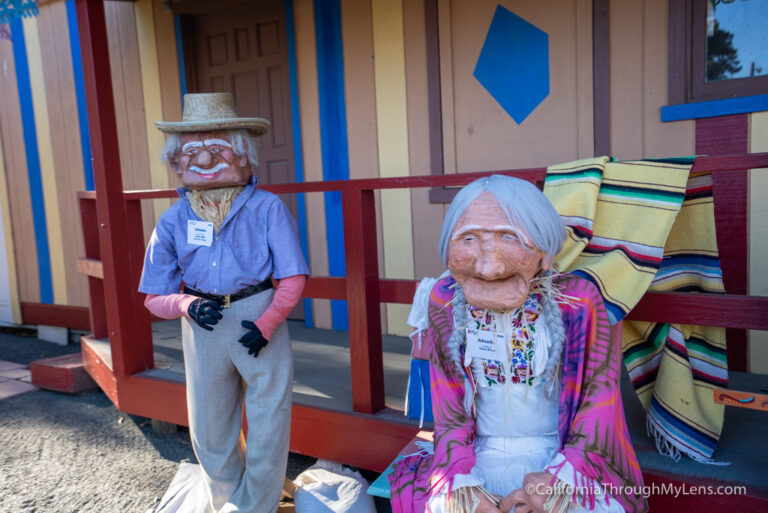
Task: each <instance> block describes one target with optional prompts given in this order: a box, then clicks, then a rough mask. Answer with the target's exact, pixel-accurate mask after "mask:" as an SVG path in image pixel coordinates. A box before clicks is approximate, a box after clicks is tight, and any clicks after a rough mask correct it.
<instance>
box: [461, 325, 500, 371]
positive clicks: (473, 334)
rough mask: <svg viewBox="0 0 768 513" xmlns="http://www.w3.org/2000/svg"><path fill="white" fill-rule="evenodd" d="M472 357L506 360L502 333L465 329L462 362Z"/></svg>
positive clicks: (466, 361)
mask: <svg viewBox="0 0 768 513" xmlns="http://www.w3.org/2000/svg"><path fill="white" fill-rule="evenodd" d="M472 358H481V359H483V360H496V361H499V362H506V361H507V346H506V344H505V343H504V334H503V333H496V332H494V331H485V330H475V329H467V348H466V350H465V352H464V364H465V365H466V364H468V363H469V360H470V359H472Z"/></svg>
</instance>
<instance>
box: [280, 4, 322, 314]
mask: <svg viewBox="0 0 768 513" xmlns="http://www.w3.org/2000/svg"><path fill="white" fill-rule="evenodd" d="M285 28H286V37H287V39H288V74H289V86H290V89H291V127H292V132H293V134H292V135H293V168H294V170H295V174H296V183H299V182H303V181H304V151H303V149H302V147H301V115H300V110H299V82H298V72H297V67H296V25H295V23H294V16H293V0H286V1H285ZM296 207H297V208H296V210H297V212H296V214H297V215H298V220H297V221H298V222H299V244H300V245H301V251H302V252H303V253H304V258H306V259H307V262H309V243H308V239H307V206H306V202H305V198H304V193H299V194H297V195H296ZM304 324H305V325H306V326H307V328H314V326H315V323H314V321H313V319H312V300H311V299H309V298H307V299H304Z"/></svg>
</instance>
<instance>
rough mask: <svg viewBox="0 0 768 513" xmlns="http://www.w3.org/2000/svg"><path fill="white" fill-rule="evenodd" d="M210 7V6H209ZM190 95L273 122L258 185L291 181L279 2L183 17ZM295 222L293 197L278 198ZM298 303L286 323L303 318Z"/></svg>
mask: <svg viewBox="0 0 768 513" xmlns="http://www.w3.org/2000/svg"><path fill="white" fill-rule="evenodd" d="M209 5H211V4H209ZM185 26H186V28H187V29H188V30H186V31H185V32H186V33H185V39H186V44H185V47H186V48H187V49H188V50H191V54H192V55H190V56H189V58H188V63H189V69H188V77H187V80H188V85H189V91H190V92H198V93H207V92H225V91H228V92H231V93H232V94H233V95H234V97H235V105H236V107H237V112H238V114H239V115H240V116H243V117H250V116H255V117H262V118H266V119H268V120H269V121H270V122H271V123H272V128H271V129H270V130H269V132H268V133H267V134H266V135H265V136H263V137H260V138H258V139H257V142H258V145H259V165H258V167H257V169H256V170H255V171H254V174H255V175H256V176H257V177H258V179H259V183H261V184H278V183H292V182H295V181H296V180H295V174H294V161H293V139H292V129H291V106H290V99H291V93H290V83H289V75H288V73H289V71H288V47H287V44H286V41H287V39H286V26H285V6H284V3H283V0H261V1H259V2H244V3H241V4H237V5H231V2H230V3H229V4H228V6H227V7H226V8H221V9H216V10H210V8H209V9H205V10H204V12H198V13H196V14H194V15H192V16H189V17H187V19H186V20H185ZM281 199H282V200H283V201H284V202H285V204H286V205H287V206H288V208H289V210H290V211H291V213H292V214H293V216H294V218H295V217H296V214H297V208H296V196H295V195H289V194H285V195H281ZM301 305H302V302H299V306H298V307H297V310H294V312H293V314H292V315H291V318H303V308H301Z"/></svg>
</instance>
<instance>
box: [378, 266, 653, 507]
mask: <svg viewBox="0 0 768 513" xmlns="http://www.w3.org/2000/svg"><path fill="white" fill-rule="evenodd" d="M454 283H455V282H454V280H453V278H451V277H447V278H443V279H442V280H440V281H438V282H437V283H436V284H435V286H434V288H433V289H432V292H431V294H430V299H429V328H428V329H427V333H426V337H425V338H424V342H423V343H427V344H431V350H430V378H431V388H432V404H433V410H434V417H435V433H434V442H435V453H434V456H432V455H429V456H423V455H413V456H409V457H406V458H404V459H402V460H400V461H399V462H398V463H397V465H396V467H395V470H394V472H393V473H392V474H391V475H390V478H389V479H390V484H391V500H392V511H393V512H394V513H422V512H424V511H425V509H426V504H427V501H428V500H429V497H430V496H431V495H432V494H433V493H438V492H440V491H441V490H442V489H443V487H444V485H445V484H446V483H449V485H450V484H452V482H453V477H454V476H455V475H456V474H468V473H469V472H470V470H471V469H472V467H473V466H474V464H475V453H474V446H473V442H474V438H475V421H474V419H473V418H472V417H471V416H470V415H468V414H467V412H466V411H465V409H464V373H463V372H462V371H461V370H459V368H458V367H457V365H456V364H455V363H454V361H453V360H452V359H451V355H450V352H449V348H448V347H447V342H448V340H449V339H450V337H451V334H452V332H453V323H454V321H453V311H452V307H451V305H450V301H451V300H452V298H453V296H454V288H453V287H452V285H453V284H454ZM558 286H559V288H560V290H561V292H562V293H563V294H566V295H568V296H571V297H574V298H578V301H574V302H573V303H574V304H573V306H570V305H561V310H562V312H563V323H564V327H565V331H566V342H565V347H564V349H563V357H562V358H563V359H562V362H563V369H562V379H561V393H560V413H559V434H560V440H561V442H560V443H561V448H560V453H561V454H562V455H563V456H564V457H565V459H566V460H567V461H568V462H569V463H570V464H571V465H573V467H574V469H575V470H576V472H578V473H579V474H580V476H581V478H582V479H583V480H584V482H583V483H577V485H580V484H591V483H600V484H601V485H602V486H603V488H604V490H605V491H606V492H607V493H608V494H610V495H612V496H613V497H614V498H615V499H616V500H618V501H619V502H620V503H621V505H622V506H623V507H624V509H625V510H627V511H628V512H643V511H646V510H647V509H648V506H647V503H646V500H645V498H644V497H643V496H642V495H640V494H638V493H636V492H635V491H636V490H637V491H639V490H640V488H641V487H642V484H643V478H642V474H641V472H640V466H639V465H638V463H637V458H636V456H635V451H634V449H633V448H632V442H631V441H630V438H629V434H628V431H627V426H626V424H625V417H624V409H623V407H622V403H621V394H620V392H619V379H620V373H621V367H620V365H621V351H620V348H619V347H616V346H615V345H614V344H612V343H611V334H610V324H609V322H608V317H607V315H606V311H605V306H604V305H603V300H602V297H601V296H600V294H599V293H598V291H597V289H595V287H594V286H593V285H592V284H591V283H589V282H588V281H587V280H584V279H582V278H579V277H577V276H573V275H564V276H563V278H561V279H560V280H559V281H558ZM546 470H549V471H550V472H551V473H553V474H555V475H557V471H558V470H559V469H557V468H548V469H546ZM581 500H582V501H583V502H582V504H583V505H584V506H585V507H586V508H587V509H592V507H593V505H594V500H595V499H594V496H591V497H582V499H581Z"/></svg>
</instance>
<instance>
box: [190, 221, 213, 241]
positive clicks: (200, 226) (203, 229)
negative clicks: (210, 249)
mask: <svg viewBox="0 0 768 513" xmlns="http://www.w3.org/2000/svg"><path fill="white" fill-rule="evenodd" d="M187 244H192V245H194V246H210V245H211V244H213V223H208V222H206V221H194V220H192V219H190V220H189V221H187Z"/></svg>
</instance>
